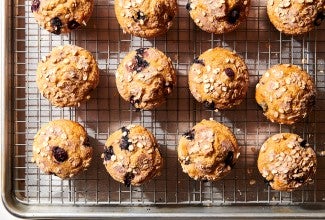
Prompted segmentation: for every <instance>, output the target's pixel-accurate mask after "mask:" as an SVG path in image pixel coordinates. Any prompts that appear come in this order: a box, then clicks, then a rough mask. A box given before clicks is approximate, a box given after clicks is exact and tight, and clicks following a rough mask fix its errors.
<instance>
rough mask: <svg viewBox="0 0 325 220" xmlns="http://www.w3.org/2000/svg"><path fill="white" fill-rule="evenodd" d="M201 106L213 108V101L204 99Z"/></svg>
mask: <svg viewBox="0 0 325 220" xmlns="http://www.w3.org/2000/svg"><path fill="white" fill-rule="evenodd" d="M203 106H204V107H205V108H206V109H209V110H215V105H214V102H208V101H204V102H203Z"/></svg>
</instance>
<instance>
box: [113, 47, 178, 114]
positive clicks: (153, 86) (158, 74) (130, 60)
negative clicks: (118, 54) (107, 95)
mask: <svg viewBox="0 0 325 220" xmlns="http://www.w3.org/2000/svg"><path fill="white" fill-rule="evenodd" d="M175 84H176V73H175V70H174V67H173V64H172V62H171V60H170V58H168V57H167V56H166V55H165V54H164V53H162V52H161V51H159V50H158V49H155V48H139V49H137V50H135V51H131V52H130V53H129V54H127V55H126V56H125V57H124V59H123V60H122V62H121V63H120V65H119V66H118V69H117V71H116V85H117V89H118V91H119V93H120V95H121V96H122V98H123V99H124V100H125V101H128V102H130V103H131V104H132V105H133V106H134V107H135V108H136V109H145V110H149V109H154V108H156V107H158V106H159V105H161V104H162V103H164V102H166V99H167V97H168V96H169V95H170V93H171V92H172V90H173V87H174V86H175Z"/></svg>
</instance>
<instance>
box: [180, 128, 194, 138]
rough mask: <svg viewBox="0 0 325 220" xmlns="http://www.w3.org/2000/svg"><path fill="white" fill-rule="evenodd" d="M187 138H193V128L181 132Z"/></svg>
mask: <svg viewBox="0 0 325 220" xmlns="http://www.w3.org/2000/svg"><path fill="white" fill-rule="evenodd" d="M183 135H184V136H185V137H186V139H187V140H190V141H191V140H194V135H195V134H194V129H193V130H191V131H188V132H186V133H184V134H183Z"/></svg>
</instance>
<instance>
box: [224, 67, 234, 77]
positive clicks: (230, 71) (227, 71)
mask: <svg viewBox="0 0 325 220" xmlns="http://www.w3.org/2000/svg"><path fill="white" fill-rule="evenodd" d="M225 73H226V75H227V76H228V77H229V78H230V79H233V78H234V77H235V73H234V71H233V70H232V69H231V68H226V69H225Z"/></svg>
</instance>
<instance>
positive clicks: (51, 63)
mask: <svg viewBox="0 0 325 220" xmlns="http://www.w3.org/2000/svg"><path fill="white" fill-rule="evenodd" d="M98 82H99V71H98V66H97V62H96V61H95V59H94V57H93V56H92V55H91V53H90V52H89V51H87V50H85V49H83V48H81V47H78V46H74V45H65V46H58V47H55V48H54V49H53V50H52V51H51V53H50V54H48V55H47V56H46V57H45V58H43V59H42V60H41V61H40V62H39V63H38V66H37V76H36V83H37V86H38V89H39V91H40V92H41V93H42V95H43V96H44V97H45V98H47V99H48V100H49V101H50V102H51V103H52V105H54V106H58V107H73V106H79V105H80V103H81V102H83V101H86V100H88V99H89V98H90V92H91V91H93V90H94V89H95V88H96V87H97V85H98Z"/></svg>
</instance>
